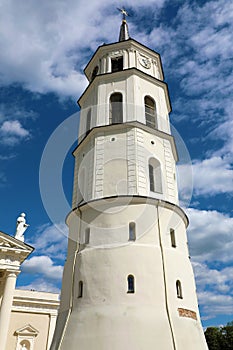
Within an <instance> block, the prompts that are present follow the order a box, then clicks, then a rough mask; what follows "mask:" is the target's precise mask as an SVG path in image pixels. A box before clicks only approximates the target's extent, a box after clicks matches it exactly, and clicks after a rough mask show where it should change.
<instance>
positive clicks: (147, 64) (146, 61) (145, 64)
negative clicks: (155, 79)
mask: <svg viewBox="0 0 233 350" xmlns="http://www.w3.org/2000/svg"><path fill="white" fill-rule="evenodd" d="M139 62H140V64H141V65H142V66H143V67H145V68H147V69H149V68H150V67H151V62H150V59H149V58H148V57H145V56H140V57H139Z"/></svg>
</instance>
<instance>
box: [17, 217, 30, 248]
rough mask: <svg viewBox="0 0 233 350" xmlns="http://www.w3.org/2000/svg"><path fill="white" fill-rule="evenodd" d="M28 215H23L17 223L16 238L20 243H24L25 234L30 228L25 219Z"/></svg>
mask: <svg viewBox="0 0 233 350" xmlns="http://www.w3.org/2000/svg"><path fill="white" fill-rule="evenodd" d="M25 216H26V214H25V213H21V214H20V216H19V217H18V218H17V223H16V232H15V238H17V239H18V240H19V241H22V242H24V232H25V231H26V229H27V228H28V226H29V225H28V224H26V219H25Z"/></svg>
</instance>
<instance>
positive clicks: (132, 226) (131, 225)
mask: <svg viewBox="0 0 233 350" xmlns="http://www.w3.org/2000/svg"><path fill="white" fill-rule="evenodd" d="M135 240H136V225H135V222H130V223H129V241H135Z"/></svg>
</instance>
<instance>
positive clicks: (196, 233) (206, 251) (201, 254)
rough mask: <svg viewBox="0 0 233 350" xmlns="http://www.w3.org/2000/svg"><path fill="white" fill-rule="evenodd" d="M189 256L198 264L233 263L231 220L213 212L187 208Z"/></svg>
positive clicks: (224, 215) (232, 223)
mask: <svg viewBox="0 0 233 350" xmlns="http://www.w3.org/2000/svg"><path fill="white" fill-rule="evenodd" d="M187 213H188V216H189V220H190V225H189V228H188V237H189V244H190V253H191V256H192V257H193V258H194V259H195V260H196V261H198V262H201V261H206V262H209V263H210V262H214V261H218V262H220V261H221V262H223V263H230V262H231V263H232V262H233V255H232V249H233V231H232V227H233V218H232V217H230V216H228V215H226V214H223V213H220V212H218V211H215V210H212V211H211V210H198V209H193V208H189V209H187Z"/></svg>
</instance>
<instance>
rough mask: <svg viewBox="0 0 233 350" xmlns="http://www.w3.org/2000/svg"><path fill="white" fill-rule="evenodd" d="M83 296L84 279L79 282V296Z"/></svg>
mask: <svg viewBox="0 0 233 350" xmlns="http://www.w3.org/2000/svg"><path fill="white" fill-rule="evenodd" d="M82 297H83V281H79V284H78V298H82Z"/></svg>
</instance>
